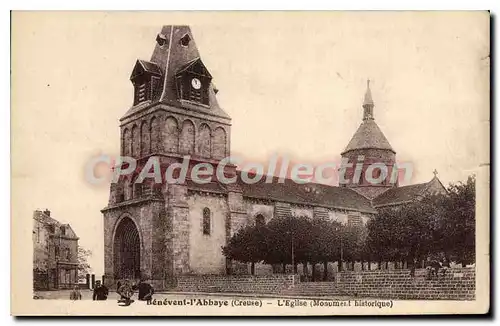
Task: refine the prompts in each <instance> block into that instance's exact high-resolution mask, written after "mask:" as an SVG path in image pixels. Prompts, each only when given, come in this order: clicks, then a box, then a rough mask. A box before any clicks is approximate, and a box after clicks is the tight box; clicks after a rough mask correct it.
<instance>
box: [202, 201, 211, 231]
mask: <svg viewBox="0 0 500 326" xmlns="http://www.w3.org/2000/svg"><path fill="white" fill-rule="evenodd" d="M203 234H206V235H210V209H208V207H205V208H204V209H203Z"/></svg>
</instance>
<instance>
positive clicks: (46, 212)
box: [43, 209, 50, 217]
mask: <svg viewBox="0 0 500 326" xmlns="http://www.w3.org/2000/svg"><path fill="white" fill-rule="evenodd" d="M43 213H44V214H45V215H47V216H49V217H50V211H49V210H48V209H45V210H44V211H43Z"/></svg>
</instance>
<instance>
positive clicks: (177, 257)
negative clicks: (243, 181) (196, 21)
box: [102, 25, 235, 288]
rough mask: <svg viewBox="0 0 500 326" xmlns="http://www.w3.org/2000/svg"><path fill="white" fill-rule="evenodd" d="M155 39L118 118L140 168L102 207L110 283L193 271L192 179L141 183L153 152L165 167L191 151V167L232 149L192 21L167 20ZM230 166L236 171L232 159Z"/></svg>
mask: <svg viewBox="0 0 500 326" xmlns="http://www.w3.org/2000/svg"><path fill="white" fill-rule="evenodd" d="M152 41H156V45H155V48H154V51H153V54H152V56H151V59H150V60H149V61H147V60H137V61H136V62H135V65H134V67H133V69H132V74H131V76H130V80H131V82H132V85H133V100H132V103H131V107H130V108H129V109H128V111H127V112H126V113H125V115H124V116H123V117H122V118H121V119H120V129H121V139H120V143H121V155H122V156H128V157H133V158H134V159H136V160H137V168H136V169H135V171H136V172H132V173H130V174H128V175H123V176H121V177H120V179H119V180H118V182H116V183H113V184H111V189H110V196H109V203H108V206H107V207H106V208H104V209H103V210H102V213H103V215H104V243H105V280H106V283H107V284H108V285H109V286H111V287H113V285H114V284H115V283H116V282H117V281H118V280H123V279H137V278H139V277H140V278H143V279H146V280H148V281H149V282H151V283H152V284H153V286H155V288H165V287H168V286H169V284H170V283H171V282H172V280H173V279H174V276H175V275H179V274H183V273H189V272H190V268H189V224H190V223H189V207H188V205H187V201H186V198H187V196H188V185H187V183H188V182H189V180H187V182H181V183H178V184H168V183H167V182H165V180H162V183H161V184H160V183H156V182H154V180H152V179H146V180H145V181H144V182H142V183H137V182H136V180H137V176H138V173H139V171H140V170H141V168H142V167H143V166H144V165H145V163H146V162H147V161H148V159H149V158H150V157H152V156H154V157H157V158H158V159H159V162H160V165H161V171H162V175H163V174H164V171H165V170H166V168H167V167H168V166H169V165H171V164H174V163H181V162H182V161H183V158H184V156H189V157H190V165H189V169H190V168H191V167H192V166H193V165H194V164H196V163H198V162H204V163H208V164H213V165H215V164H217V163H218V162H219V161H220V160H221V159H223V158H225V157H227V156H229V155H230V151H229V148H230V147H229V145H230V135H231V132H230V131H231V129H230V128H231V119H230V117H229V116H228V115H227V113H226V112H224V110H222V108H221V107H220V106H219V104H218V102H217V99H216V93H217V90H216V88H215V87H214V85H213V82H212V75H211V74H210V72H209V71H208V69H207V68H206V67H205V65H204V63H203V62H202V60H201V58H200V54H199V52H198V49H197V47H196V44H195V42H194V37H193V34H192V32H191V29H190V28H189V27H188V26H172V25H169V26H164V27H163V28H162V29H161V32H160V33H158V35H157V36H156V40H154V39H153V40H152ZM227 169H228V173H229V174H231V173H235V171H234V168H233V167H232V166H228V167H227ZM188 175H190V174H189V172H188ZM229 195H230V194H229Z"/></svg>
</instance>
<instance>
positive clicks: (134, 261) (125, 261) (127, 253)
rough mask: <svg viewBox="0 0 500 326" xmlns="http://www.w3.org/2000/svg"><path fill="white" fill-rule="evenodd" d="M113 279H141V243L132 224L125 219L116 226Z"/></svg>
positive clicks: (137, 232)
mask: <svg viewBox="0 0 500 326" xmlns="http://www.w3.org/2000/svg"><path fill="white" fill-rule="evenodd" d="M114 268H115V279H138V278H140V277H141V241H140V238H139V231H138V230H137V228H136V226H135V224H134V222H133V221H132V220H131V219H130V218H128V217H126V218H124V219H123V220H122V221H121V222H120V224H119V225H118V227H117V229H116V233H115V241H114Z"/></svg>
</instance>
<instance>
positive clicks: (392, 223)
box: [362, 177, 475, 264]
mask: <svg viewBox="0 0 500 326" xmlns="http://www.w3.org/2000/svg"><path fill="white" fill-rule="evenodd" d="M367 230H368V234H367V240H366V242H365V246H364V250H363V251H362V256H363V257H365V259H366V258H368V259H377V260H379V262H380V261H402V260H405V261H407V262H410V263H411V264H413V262H414V261H419V260H422V259H424V258H425V257H426V256H429V255H431V254H438V255H440V254H444V255H445V256H447V257H448V259H451V260H454V261H456V262H463V263H471V262H473V261H474V258H475V256H474V255H475V178H474V177H469V178H468V180H467V182H466V183H461V182H459V183H457V184H450V186H449V187H448V189H447V192H446V193H445V194H437V195H428V196H425V197H423V198H420V199H419V200H417V201H414V202H411V203H408V204H405V205H403V206H399V207H396V208H391V207H389V208H383V209H381V210H379V212H378V214H377V215H376V216H375V217H374V218H373V219H371V220H370V221H369V222H368V225H367Z"/></svg>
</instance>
